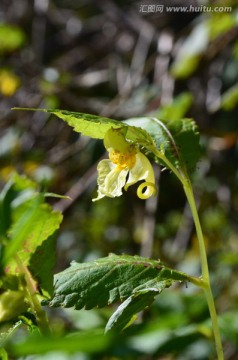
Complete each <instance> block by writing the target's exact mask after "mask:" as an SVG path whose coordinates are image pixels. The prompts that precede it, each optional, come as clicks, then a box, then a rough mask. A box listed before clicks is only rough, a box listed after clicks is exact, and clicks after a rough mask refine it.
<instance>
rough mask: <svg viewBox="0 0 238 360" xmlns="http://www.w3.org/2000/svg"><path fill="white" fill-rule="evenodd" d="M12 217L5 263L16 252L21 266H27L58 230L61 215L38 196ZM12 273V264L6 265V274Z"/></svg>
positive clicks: (21, 207) (19, 208) (14, 268)
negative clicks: (33, 255) (34, 254)
mask: <svg viewBox="0 0 238 360" xmlns="http://www.w3.org/2000/svg"><path fill="white" fill-rule="evenodd" d="M13 216H14V219H15V221H14V222H13V224H12V226H11V228H10V231H9V234H10V236H11V241H10V242H9V245H8V247H7V250H6V262H7V261H8V260H9V259H10V257H11V256H10V255H12V254H13V253H14V252H17V254H18V257H19V258H20V260H21V261H22V263H23V265H25V266H28V265H29V262H30V259H31V256H32V254H33V253H34V252H35V250H36V249H37V247H39V246H40V245H41V244H42V243H43V242H44V241H45V240H47V239H48V238H49V237H50V236H51V235H52V234H53V233H54V232H55V231H56V230H57V229H58V228H59V225H60V223H61V221H62V215H61V213H60V212H58V211H53V210H52V208H51V206H50V205H48V204H45V203H43V196H42V195H38V196H37V197H36V199H35V200H30V201H28V202H26V203H23V204H22V205H21V206H20V207H18V208H17V209H16V210H15V211H14V214H13ZM11 244H12V245H11ZM38 265H39V264H38ZM12 271H13V272H14V273H15V271H16V265H15V264H14V262H10V263H8V272H12ZM37 271H39V269H37ZM46 276H47V275H46Z"/></svg>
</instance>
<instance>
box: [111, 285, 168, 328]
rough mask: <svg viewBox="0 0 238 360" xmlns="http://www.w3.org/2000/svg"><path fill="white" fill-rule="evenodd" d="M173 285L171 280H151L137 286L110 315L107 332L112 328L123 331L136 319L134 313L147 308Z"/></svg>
mask: <svg viewBox="0 0 238 360" xmlns="http://www.w3.org/2000/svg"><path fill="white" fill-rule="evenodd" d="M170 285H171V281H170V280H166V281H160V282H158V281H155V280H152V281H149V282H148V283H147V284H145V286H144V285H142V286H140V287H138V288H136V289H135V290H134V291H133V295H131V296H129V298H127V299H126V300H125V301H124V302H123V303H122V304H121V305H120V306H119V307H118V308H117V310H116V311H115V312H114V313H113V315H112V316H111V317H110V319H109V321H108V323H107V325H106V328H105V332H108V331H110V330H112V329H113V330H117V331H121V330H123V329H124V328H125V327H127V326H128V324H131V322H132V321H134V315H135V314H137V313H138V312H140V311H141V310H143V309H145V308H146V307H147V306H149V305H150V304H151V303H152V302H153V301H154V297H155V296H156V295H159V294H160V293H161V292H162V291H163V290H164V289H165V288H166V287H169V286H170Z"/></svg>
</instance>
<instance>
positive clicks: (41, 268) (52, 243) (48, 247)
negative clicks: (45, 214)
mask: <svg viewBox="0 0 238 360" xmlns="http://www.w3.org/2000/svg"><path fill="white" fill-rule="evenodd" d="M55 247H56V238H55V236H54V235H51V236H49V237H48V238H47V240H45V241H43V242H42V244H41V245H39V246H38V247H37V248H36V250H35V251H34V253H33V254H32V256H31V258H30V263H29V269H30V271H31V273H32V275H33V277H34V279H36V280H37V282H38V284H40V288H41V292H42V293H43V295H44V296H46V297H49V296H52V295H53V267H54V264H55V261H56V253H55Z"/></svg>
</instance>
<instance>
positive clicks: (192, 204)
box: [183, 180, 224, 360]
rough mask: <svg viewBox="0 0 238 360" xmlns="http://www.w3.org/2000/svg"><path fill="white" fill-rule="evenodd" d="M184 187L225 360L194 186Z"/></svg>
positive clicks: (218, 343) (218, 345) (221, 356)
mask: <svg viewBox="0 0 238 360" xmlns="http://www.w3.org/2000/svg"><path fill="white" fill-rule="evenodd" d="M183 185H184V191H185V194H186V196H187V199H188V202H189V205H190V208H191V212H192V215H193V219H194V223H195V227H196V232H197V237H198V244H199V251H200V258H201V268H202V279H201V280H202V283H203V286H201V287H202V288H203V290H204V292H205V295H206V299H207V303H208V307H209V311H210V316H211V321H212V327H213V334H214V338H215V343H216V350H217V358H218V360H224V354H223V348H222V342H221V336H220V331H219V326H218V320H217V313H216V308H215V303H214V298H213V295H212V290H211V284H210V276H209V269H208V263H207V254H206V248H205V243H204V238H203V233H202V228H201V224H200V220H199V217H198V212H197V207H196V203H195V199H194V194H193V190H192V185H191V183H190V181H188V180H187V181H186V182H183ZM198 286H199V284H198Z"/></svg>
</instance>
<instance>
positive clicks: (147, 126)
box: [125, 117, 200, 173]
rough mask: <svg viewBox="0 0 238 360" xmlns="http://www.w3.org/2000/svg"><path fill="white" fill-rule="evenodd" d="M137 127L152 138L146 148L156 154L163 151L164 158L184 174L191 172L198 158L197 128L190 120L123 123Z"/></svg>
mask: <svg viewBox="0 0 238 360" xmlns="http://www.w3.org/2000/svg"><path fill="white" fill-rule="evenodd" d="M125 122H126V123H127V124H128V125H133V126H138V127H140V128H142V129H144V130H146V132H147V133H148V134H149V135H150V136H151V138H153V140H154V144H155V145H154V146H155V147H154V148H153V146H151V147H147V148H148V149H150V151H151V152H154V153H155V154H156V150H160V151H164V152H165V156H166V157H167V158H168V159H169V161H170V162H171V163H172V164H173V165H174V166H176V167H177V168H180V169H182V170H183V171H184V172H185V173H186V172H188V173H189V172H192V171H193V170H194V168H195V166H196V164H197V161H198V159H199V156H200V145H199V133H198V128H197V125H196V123H195V121H193V120H192V119H177V120H159V119H157V118H155V117H144V118H134V119H128V120H126V121H125Z"/></svg>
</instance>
